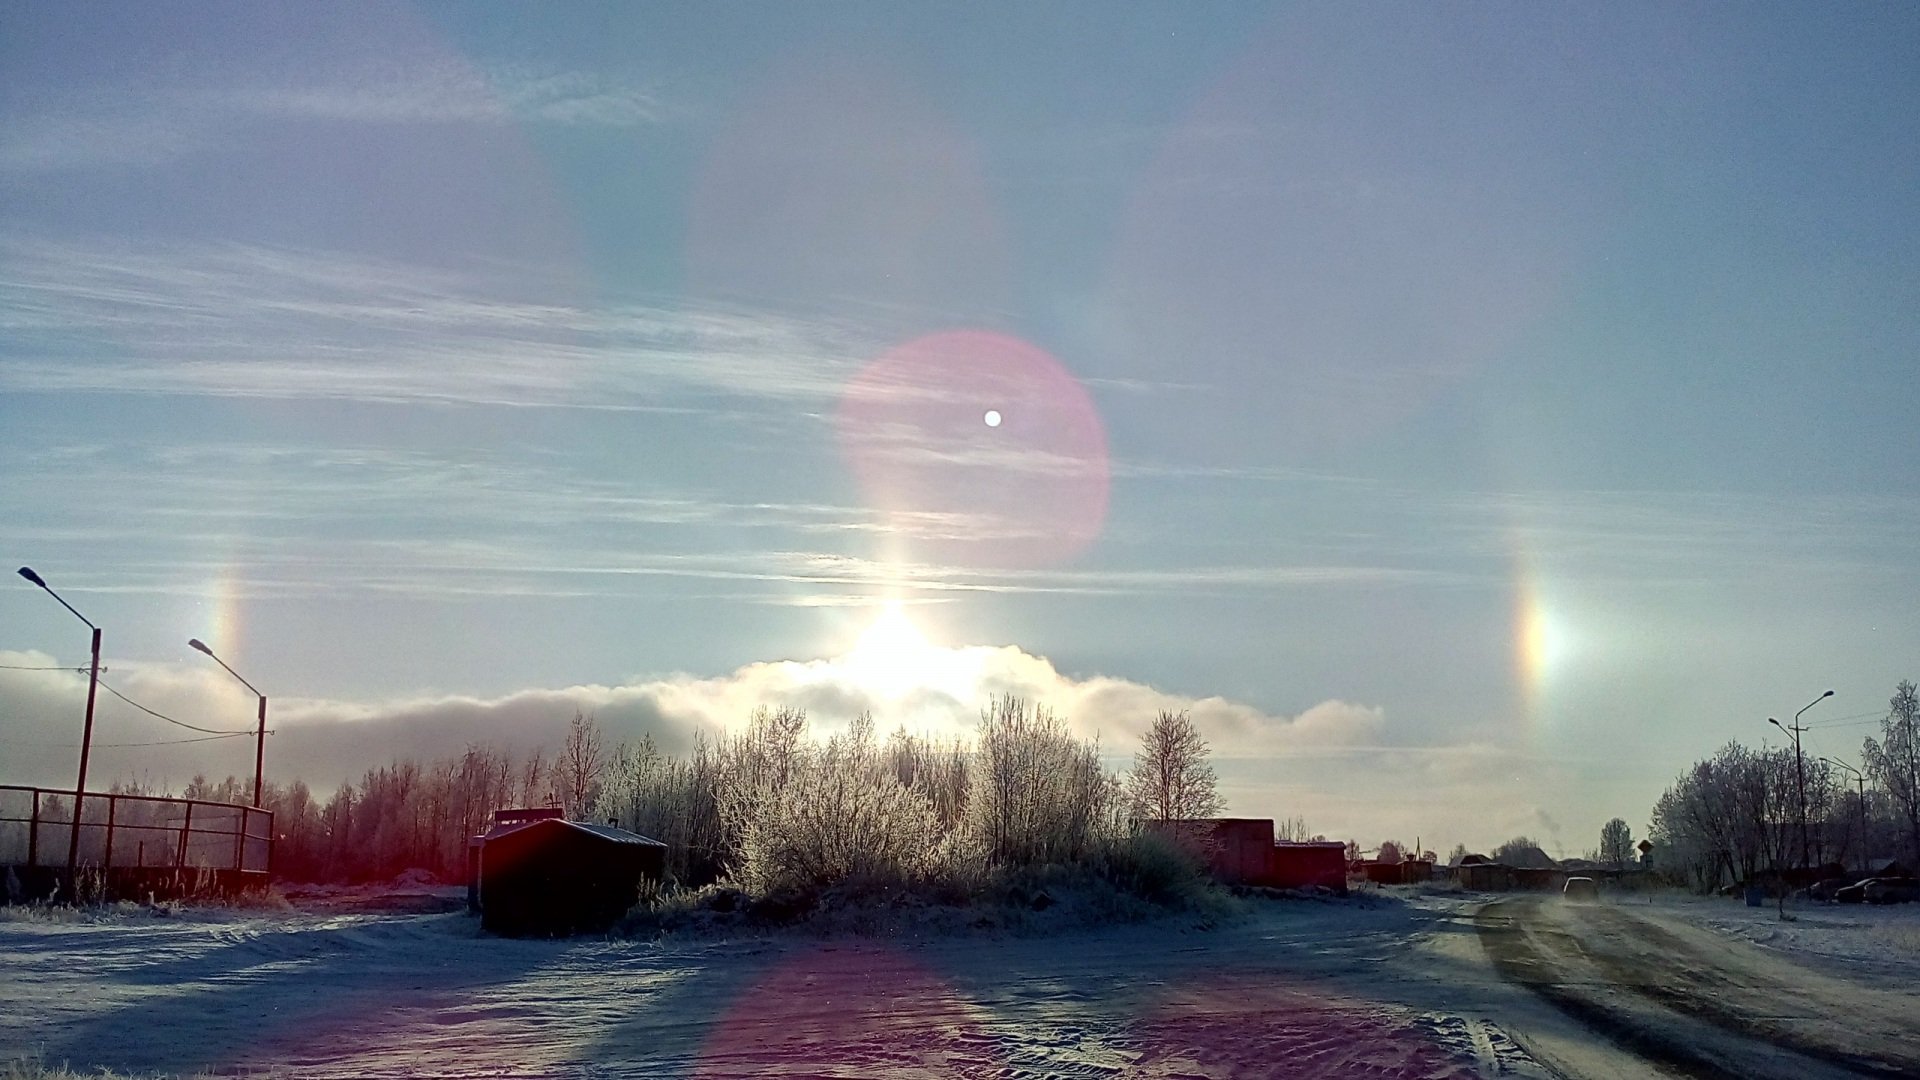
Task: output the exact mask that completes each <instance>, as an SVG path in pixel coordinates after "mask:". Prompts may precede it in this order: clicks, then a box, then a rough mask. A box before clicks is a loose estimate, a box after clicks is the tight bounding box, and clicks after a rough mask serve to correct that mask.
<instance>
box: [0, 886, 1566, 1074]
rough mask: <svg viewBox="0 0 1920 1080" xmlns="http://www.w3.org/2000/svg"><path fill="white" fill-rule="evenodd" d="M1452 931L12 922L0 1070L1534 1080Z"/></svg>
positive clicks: (1337, 908)
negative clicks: (575, 933)
mask: <svg viewBox="0 0 1920 1080" xmlns="http://www.w3.org/2000/svg"><path fill="white" fill-rule="evenodd" d="M1451 917H1452V913H1450V912H1448V911H1444V910H1439V909H1437V908H1432V907H1420V906H1409V905H1404V904H1397V903H1384V904H1373V905H1360V904H1333V903H1313V902H1296V903H1272V902H1264V903H1260V904H1258V905H1255V910H1254V912H1253V913H1252V914H1251V915H1249V916H1248V917H1247V918H1246V919H1244V920H1241V921H1238V922H1236V923H1234V924H1233V925H1230V926H1225V927H1220V928H1216V929H1210V930H1208V929H1199V928H1196V927H1194V926H1190V925H1182V924H1181V923H1180V922H1178V921H1171V922H1163V923H1156V924H1152V925H1134V926H1126V927H1117V928H1112V929H1106V930H1099V931H1083V932H1076V933H1070V934H1061V935H1049V936H1044V937H1032V936H1025V937H1022V936H984V937H967V938H940V939H933V940H924V941H900V940H892V941H875V940H857V939H840V940H824V941H823V940H815V939H809V938H806V937H803V936H796V935H780V936H774V937H766V938H748V939H734V940H729V941H686V942H673V941H669V942H661V943H653V942H647V943H641V942H628V941H607V940H573V941H563V942H548V941H513V940H502V939H497V938H493V937H488V936H483V935H481V934H480V933H479V931H478V929H477V927H476V925H475V922H474V921H473V920H472V919H470V918H469V917H467V916H466V915H464V914H443V915H387V914H371V915H370V914H344V915H312V914H280V915H271V916H268V915H244V914H241V915H205V914H203V915H196V916H192V917H187V918H180V917H174V918H153V917H149V916H141V915H137V914H123V915H121V916H118V917H113V918H107V919H101V920H97V921H79V922H50V921H41V920H28V921H11V922H0V954H3V955H5V956H6V957H7V963H6V964H5V965H4V966H3V967H0V1057H5V1056H20V1055H31V1056H37V1057H38V1058H39V1059H41V1060H43V1061H45V1062H48V1063H51V1064H58V1063H61V1062H68V1063H71V1064H72V1065H73V1066H75V1067H76V1068H96V1067H107V1068H113V1069H117V1070H131V1071H137V1072H144V1073H152V1072H181V1071H194V1070H200V1069H210V1070H226V1069H273V1070H277V1071H280V1072H283V1073H290V1074H293V1075H300V1076H369V1077H378V1076H454V1075H460V1076H473V1075H488V1076H523V1075H524V1076H615V1075H617V1076H634V1077H656V1076H688V1077H727V1076H766V1075H787V1076H820V1077H825V1076H839V1077H916V1076H927V1077H932V1076H980V1077H1009V1078H1012V1077H1059V1078H1063V1080H1064V1078H1073V1077H1104V1076H1120V1075H1125V1076H1142V1077H1209V1076H1282V1075H1284V1076H1299V1077H1341V1076H1354V1075H1366V1076H1373V1077H1386V1078H1394V1077H1409V1078H1414V1077H1418V1078H1435V1080H1438V1078H1456V1077H1457V1078H1463V1080H1464V1078H1469V1077H1476V1076H1483V1075H1495V1074H1503V1075H1533V1076H1543V1075H1546V1074H1545V1072H1544V1071H1543V1070H1541V1069H1539V1068H1538V1067H1537V1066H1535V1065H1533V1064H1532V1063H1531V1061H1530V1060H1529V1059H1528V1058H1527V1056H1526V1054H1525V1053H1524V1052H1522V1051H1521V1050H1520V1049H1519V1048H1518V1047H1517V1046H1515V1045H1514V1043H1513V1042H1512V1041H1511V1040H1510V1039H1509V1038H1508V1037H1507V1035H1506V1034H1505V1033H1504V1032H1503V1031H1502V1030H1501V1029H1500V1028H1499V1027H1498V1026H1497V1025H1495V1024H1493V1023H1491V1022H1489V1021H1488V1020H1487V1019H1486V1018H1485V1017H1484V1016H1481V1015H1477V1014H1476V1013H1475V1012H1474V1011H1472V1010H1466V1011H1462V1010H1461V1009H1459V1008H1457V1007H1449V1005H1448V1000H1447V999H1448V998H1449V997H1450V996H1453V995H1451V994H1450V993H1449V992H1447V991H1445V990H1444V988H1441V987H1439V985H1438V984H1437V983H1436V982H1435V981H1434V980H1433V979H1432V978H1431V976H1432V975H1433V974H1434V971H1433V960H1432V958H1431V957H1425V956H1421V955H1419V954H1417V953H1416V952H1415V951H1413V949H1412V946H1413V944H1414V943H1415V942H1417V941H1418V940H1420V939H1421V938H1422V937H1423V936H1426V935H1432V934H1436V933H1451V932H1452V931H1453V930H1454V929H1457V927H1452V926H1451V925H1450V923H1449V920H1450V919H1451Z"/></svg>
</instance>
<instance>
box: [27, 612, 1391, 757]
mask: <svg viewBox="0 0 1920 1080" xmlns="http://www.w3.org/2000/svg"><path fill="white" fill-rule="evenodd" d="M876 648H882V646H877V645H875V644H873V643H865V644H863V645H860V646H857V647H855V648H853V649H851V650H850V651H849V652H847V653H846V654H844V655H841V656H836V657H830V658H822V659H814V660H801V661H772V662H762V663H753V664H748V665H746V666H743V667H741V668H739V669H737V670H735V671H732V672H729V673H727V674H724V675H718V676H704V677H703V676H696V675H690V674H672V675H664V676H656V677H648V678H640V679H636V680H634V681H631V682H628V683H624V684H620V685H611V686H610V685H597V684H587V685H578V686H569V687H561V688H552V689H547V688H533V689H526V690H521V691H518V692H515V693H511V694H507V695H503V696H500V697H494V698H478V697H470V696H464V695H445V696H431V697H417V698H402V699H392V700H383V701H364V702H356V701H340V700H326V699H299V698H276V699H274V701H273V704H272V714H271V723H270V726H271V727H272V728H273V730H274V734H273V736H272V737H271V738H270V739H269V756H270V758H271V760H272V762H273V764H272V766H271V769H270V771H271V772H272V773H273V774H274V775H278V776H282V777H286V776H290V775H300V776H303V777H305V778H306V779H308V780H309V782H313V783H316V785H322V784H324V785H330V784H331V783H333V782H334V781H337V780H338V779H339V778H340V777H341V776H343V775H353V774H357V773H358V772H359V771H360V770H362V769H364V768H366V767H368V766H372V765H376V764H380V763H382V762H384V761H385V760H386V759H388V758H389V757H391V756H395V755H412V756H419V757H440V756H446V755H449V754H453V753H457V752H458V751H459V749H460V748H461V747H462V746H464V745H465V744H467V743H469V742H491V743H499V744H503V745H508V746H513V747H516V748H518V749H520V750H522V751H524V750H527V749H531V748H533V747H536V746H541V745H550V744H552V743H554V742H556V741H557V740H558V738H559V737H560V735H561V733H562V732H563V730H564V728H565V725H566V722H567V720H568V719H569V718H571V717H572V715H573V714H574V712H575V711H579V712H584V713H588V714H591V715H593V716H595V717H596V718H597V719H598V720H599V721H600V723H601V724H602V725H603V727H605V729H606V730H607V732H608V734H609V736H610V739H611V740H613V741H621V740H630V739H636V738H638V737H640V736H641V735H642V734H651V735H652V736H653V737H654V738H655V739H656V740H657V741H658V742H659V743H661V745H662V746H663V747H664V748H667V749H670V750H678V751H684V750H685V749H686V747H688V746H689V745H690V744H691V741H692V740H693V739H694V738H695V737H696V736H697V735H699V734H701V733H705V734H708V735H715V734H719V733H722V732H725V731H729V730H733V729H735V728H737V727H738V726H739V725H740V724H741V723H742V722H743V721H744V720H745V719H746V718H747V717H748V716H749V715H750V714H751V713H752V712H753V710H754V709H756V708H759V707H761V706H767V707H775V708H777V707H793V708H800V709H805V710H806V711H807V713H808V715H809V717H810V718H811V720H812V722H813V725H814V728H815V730H816V731H820V732H830V731H834V730H837V729H839V728H841V727H844V726H845V725H846V724H847V723H848V722H849V721H851V720H853V719H854V718H855V717H857V716H859V715H860V714H861V713H863V712H865V713H872V714H873V715H874V717H875V719H876V722H877V723H878V724H879V725H880V726H881V727H882V728H883V729H887V730H891V729H892V728H893V727H894V726H905V727H907V728H908V729H909V730H913V731H918V732H924V733H928V734H931V735H934V736H937V737H942V738H946V737H955V736H965V735H967V734H969V733H970V732H971V731H972V730H973V728H974V724H975V723H976V721H977V720H978V717H979V713H980V710H981V708H982V707H983V706H984V705H985V704H986V703H988V702H990V701H992V700H994V699H995V698H998V697H1000V696H1002V695H1013V696H1016V697H1020V698H1023V699H1025V700H1027V701H1029V702H1032V703H1035V704H1037V705H1041V706H1044V707H1047V708H1049V709H1051V710H1053V711H1054V712H1055V713H1056V714H1057V715H1059V716H1061V717H1063V718H1064V719H1065V720H1066V721H1067V722H1068V723H1069V724H1070V725H1071V726H1072V727H1073V729H1074V730H1075V731H1076V732H1078V733H1079V734H1081V735H1083V736H1085V737H1089V738H1096V737H1097V738H1098V739H1099V740H1100V741H1101V743H1102V745H1103V747H1105V748H1106V749H1107V750H1108V751H1109V752H1111V753H1114V754H1121V755H1124V754H1130V753H1131V752H1132V751H1133V749H1134V747H1135V746H1136V744H1137V740H1138V737H1139V735H1140V734H1141V733H1142V732H1143V731H1145V729H1146V727H1147V725H1148V724H1149V723H1151V722H1152V720H1153V718H1154V716H1155V715H1156V714H1157V713H1159V712H1160V711H1162V710H1172V711H1182V710H1184V711H1187V712H1189V713H1190V714H1191V715H1192V716H1193V718H1194V720H1195V722H1196V723H1197V724H1198V725H1199V726H1200V728H1201V730H1202V732H1203V733H1205V734H1206V735H1207V737H1208V738H1209V739H1210V740H1211V741H1212V742H1213V744H1214V747H1215V749H1216V751H1217V752H1218V753H1220V754H1222V755H1223V756H1234V757H1243V756H1247V755H1259V756H1271V755H1281V756H1284V755H1287V754H1289V753H1292V752H1295V751H1303V752H1307V751H1325V750H1327V749H1330V748H1337V747H1341V746H1348V745H1360V744H1366V743H1371V742H1373V741H1376V740H1377V739H1378V738H1379V737H1380V736H1381V735H1382V733H1383V731H1384V716H1383V714H1382V713H1381V711H1380V710H1379V709H1377V708H1371V707H1367V706H1361V705H1353V704H1349V703H1345V702H1340V701H1329V702H1324V703H1322V704H1320V705H1317V706H1314V707H1313V708H1311V709H1308V710H1306V711H1304V712H1302V713H1300V714H1299V715H1297V716H1286V715H1278V714H1273V713H1269V712H1265V711H1263V710H1260V709H1258V708H1255V707H1253V706H1250V705H1247V704H1244V703H1240V702H1233V701H1229V700H1226V699H1223V698H1218V697H1201V698H1195V697H1191V696H1186V695H1181V694H1177V693H1170V692H1167V691H1163V690H1159V689H1156V688H1154V687H1151V686H1147V685H1145V684H1142V683H1137V682H1132V681H1129V680H1126V679H1121V678H1114V677H1108V676H1096V677H1092V678H1085V679H1080V678H1074V677H1071V676H1068V675H1064V674H1062V673H1061V672H1060V671H1058V670H1057V669H1056V668H1055V667H1054V666H1053V664H1052V663H1051V662H1050V661H1048V660H1047V659H1046V658H1045V657H1040V656H1035V655H1032V654H1030V653H1027V652H1025V651H1023V650H1021V649H1018V648H1015V647H1013V646H965V647H957V648H950V647H945V646H938V645H929V644H924V643H908V644H906V645H904V646H899V647H884V648H883V651H882V652H880V653H877V654H876V653H875V652H874V651H873V650H874V649H876ZM55 663H56V662H55V661H54V659H53V658H52V657H50V656H47V655H45V654H41V653H33V652H0V665H7V666H9V667H45V666H51V665H53V664H55ZM110 667H111V668H112V670H110V672H109V674H108V675H107V677H106V678H107V680H108V681H110V682H111V683H112V684H113V685H115V686H116V687H118V688H119V689H120V690H122V691H123V692H124V693H126V694H127V695H128V696H129V697H131V698H133V699H134V700H136V701H140V702H141V703H143V704H145V705H148V706H149V707H151V708H153V709H155V710H156V711H159V712H161V713H164V714H167V715H169V716H173V717H175V718H177V719H180V720H184V721H187V722H188V723H192V724H195V725H198V726H202V727H210V728H215V729H219V730H234V731H247V730H251V723H250V719H251V716H252V710H251V704H252V699H251V698H250V697H249V696H247V695H246V694H244V693H243V692H242V691H240V690H238V689H236V688H235V687H234V686H233V685H232V684H231V682H230V681H229V680H226V679H224V678H222V677H217V676H218V675H219V673H217V672H208V671H201V670H198V669H195V668H189V667H183V666H177V665H162V664H144V663H132V662H117V663H114V664H112V665H110ZM85 683H86V679H85V677H84V673H80V672H76V671H73V670H63V671H20V670H10V669H7V668H0V707H4V709H5V715H6V716H7V717H8V721H7V723H6V725H5V728H4V739H5V741H6V742H7V743H9V744H10V746H9V750H10V753H9V757H13V756H14V754H16V753H17V754H19V757H18V758H17V759H16V760H18V761H19V762H21V763H22V765H23V766H24V768H25V770H26V771H27V772H28V773H31V774H32V775H33V776H34V777H35V779H36V780H37V782H40V783H62V782H70V780H68V779H67V778H66V775H65V774H66V772H67V771H69V770H70V768H71V758H72V756H73V752H74V751H75V750H76V748H77V747H76V745H75V744H76V742H77V740H76V739H75V735H76V731H75V730H74V728H75V725H74V723H73V720H74V718H75V717H76V716H77V715H78V713H77V706H78V704H79V703H80V701H81V700H83V695H84V689H85ZM100 710H101V711H100V722H99V725H98V726H97V728H96V734H95V738H96V745H97V747H98V754H97V757H98V760H97V762H96V776H100V777H104V778H107V779H112V778H121V777H124V776H125V775H126V774H127V773H129V772H130V771H135V770H138V769H142V768H154V767H162V768H165V769H166V770H168V775H169V776H170V777H171V779H172V780H173V781H174V782H175V783H178V782H180V781H181V780H182V779H184V777H185V775H187V774H188V773H189V772H190V771H192V770H198V769H203V768H204V769H207V770H208V771H215V772H217V771H221V770H223V769H224V770H227V771H234V772H236V773H239V772H250V771H251V767H250V759H248V756H247V755H245V754H241V753H238V752H237V751H239V750H242V749H250V747H242V746H240V743H242V742H249V743H250V740H244V739H242V740H236V741H234V742H233V743H231V744H219V745H216V746H208V745H205V744H200V743H181V744H177V745H173V746H166V747H150V746H144V745H142V746H129V745H125V744H129V743H143V744H144V743H148V742H157V741H163V740H169V739H184V738H193V737H196V736H197V735H198V734H200V733H198V732H192V731H187V730H184V729H181V728H176V727H170V726H168V725H167V724H165V723H164V722H162V721H160V720H157V719H154V718H153V717H150V716H147V715H145V714H142V713H138V712H136V711H134V710H133V709H131V708H130V707H128V706H126V705H124V704H122V703H120V702H118V701H117V700H114V699H109V698H106V697H103V698H102V704H101V706H100ZM210 718H226V719H210ZM207 762H212V763H213V764H206V763H207ZM242 765H244V766H246V767H245V768H241V767H240V766H242Z"/></svg>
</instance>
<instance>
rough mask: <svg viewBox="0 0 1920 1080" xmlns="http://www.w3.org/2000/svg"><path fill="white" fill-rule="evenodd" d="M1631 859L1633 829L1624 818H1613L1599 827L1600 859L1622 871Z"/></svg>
mask: <svg viewBox="0 0 1920 1080" xmlns="http://www.w3.org/2000/svg"><path fill="white" fill-rule="evenodd" d="M1632 858H1633V829H1632V828H1631V827H1630V826H1629V825H1628V824H1627V819H1625V818H1614V819H1613V820H1612V821H1609V822H1607V823H1606V824H1605V825H1602V826H1600V859H1601V861H1603V862H1610V863H1612V864H1613V868H1614V869H1615V870H1621V869H1624V868H1625V867H1626V865H1627V863H1628V862H1629V861H1630V860H1632Z"/></svg>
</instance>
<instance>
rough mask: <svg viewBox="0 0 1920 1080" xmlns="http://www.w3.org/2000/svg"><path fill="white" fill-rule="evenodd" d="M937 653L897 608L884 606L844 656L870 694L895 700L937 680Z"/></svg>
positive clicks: (889, 605) (891, 605) (892, 605)
mask: <svg viewBox="0 0 1920 1080" xmlns="http://www.w3.org/2000/svg"><path fill="white" fill-rule="evenodd" d="M939 659H940V651H939V650H936V649H935V648H934V647H933V646H931V645H929V644H927V639H926V637H925V636H923V635H922V634H921V633H920V629H919V628H918V627H916V626H914V625H913V623H912V622H911V621H910V620H908V618H907V614H906V612H904V611H902V610H900V605H899V604H888V605H887V606H886V609H885V610H884V611H882V612H881V613H880V617H879V618H878V619H875V620H874V621H873V625H871V626H869V627H867V628H866V630H865V631H864V632H862V633H861V635H860V639H859V640H858V641H856V642H854V644H853V651H852V652H850V653H848V654H847V666H848V667H849V668H850V669H851V670H852V674H853V676H854V677H855V678H856V679H858V680H859V681H860V682H861V683H862V684H863V685H865V686H867V687H868V688H869V689H871V690H872V691H873V692H874V693H876V694H879V695H880V696H882V697H886V698H899V697H903V696H905V695H906V694H907V693H908V692H909V691H911V690H913V689H915V688H917V687H920V686H925V685H927V684H928V683H930V682H932V681H934V680H935V679H937V678H938V677H939V674H940V673H939V671H938V670H937V668H938V666H939V664H938V662H939Z"/></svg>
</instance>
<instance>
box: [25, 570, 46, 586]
mask: <svg viewBox="0 0 1920 1080" xmlns="http://www.w3.org/2000/svg"><path fill="white" fill-rule="evenodd" d="M20 576H21V577H23V578H26V579H27V580H28V581H31V582H33V583H34V584H35V585H38V586H40V587H41V588H43V589H44V588H46V587H47V583H46V582H44V581H42V580H40V575H39V574H36V573H34V572H33V567H31V566H23V567H21V568H20Z"/></svg>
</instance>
